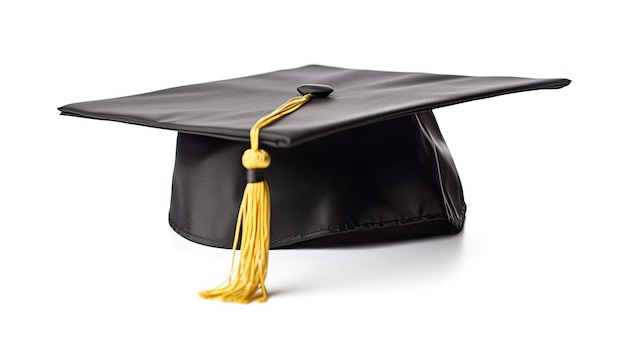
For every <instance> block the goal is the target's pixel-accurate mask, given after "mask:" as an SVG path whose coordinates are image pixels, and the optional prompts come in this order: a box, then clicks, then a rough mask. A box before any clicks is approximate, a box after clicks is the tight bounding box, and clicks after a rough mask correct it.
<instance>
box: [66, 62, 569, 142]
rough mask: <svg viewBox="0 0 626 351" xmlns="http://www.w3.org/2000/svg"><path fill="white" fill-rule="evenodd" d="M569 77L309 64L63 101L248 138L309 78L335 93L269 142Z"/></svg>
mask: <svg viewBox="0 0 626 351" xmlns="http://www.w3.org/2000/svg"><path fill="white" fill-rule="evenodd" d="M569 83H570V81H569V80H567V79H531V78H515V77H469V76H453V75H439V74H427V73H400V72H380V71H367V70H352V69H343V68H335V67H326V66H317V65H312V66H305V67H301V68H296V69H289V70H282V71H276V72H271V73H266V74H260V75H255V76H249V77H243V78H237V79H231V80H223V81H218V82H212V83H203V84H194V85H188V86H182V87H177V88H171V89H165V90H159V91H155V92H151V93H146V94H140V95H133V96H127V97H120V98H114V99H106V100H98V101H88V102H81V103H75V104H70V105H66V106H64V107H61V108H59V110H60V111H61V112H62V114H64V115H71V116H79V117H87V118H95V119H104V120H113V121H119V122H126V123H133V124H139V125H145V126H150V127H157V128H164V129H172V130H177V131H180V132H185V133H192V134H200V135H207V136H212V137H216V138H223V139H230V140H240V141H247V140H248V136H249V130H250V127H251V126H252V125H253V124H254V123H255V122H256V121H257V120H258V119H259V118H261V117H263V116H265V115H266V114H268V113H270V112H272V111H273V110H274V109H275V108H276V107H278V106H280V105H281V104H283V103H284V102H285V101H287V100H288V99H289V98H291V97H293V96H297V95H299V93H298V92H297V90H296V89H297V88H298V87H299V86H301V85H304V84H326V85H330V86H332V87H333V88H334V92H333V93H332V94H331V95H330V96H328V97H326V98H316V99H313V100H311V101H310V102H309V103H308V104H306V106H303V107H302V108H300V109H299V110H297V111H295V112H294V113H292V114H291V115H289V116H288V117H285V118H283V119H281V120H280V121H277V122H276V123H274V124H272V125H270V126H268V127H266V128H264V129H263V130H262V131H261V134H260V140H261V142H262V143H263V144H267V145H272V146H275V147H289V146H293V145H296V144H299V143H302V142H306V141H309V140H313V139H316V138H320V137H323V136H325V135H329V134H333V133H335V132H339V131H343V130H347V129H350V128H356V127H360V126H363V125H367V124H370V123H375V122H379V121H384V120H387V119H391V118H396V117H400V116H404V115H407V114H410V113H415V112H419V111H427V110H432V109H435V108H438V107H442V106H447V105H453V104H457V103H461V102H466V101H471V100H476V99H483V98H488V97H493V96H497V95H503V94H509V93H515V92H522V91H528V90H536V89H558V88H561V87H564V86H566V85H568V84H569Z"/></svg>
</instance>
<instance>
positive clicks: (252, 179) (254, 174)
mask: <svg viewBox="0 0 626 351" xmlns="http://www.w3.org/2000/svg"><path fill="white" fill-rule="evenodd" d="M246 180H247V181H248V183H258V182H262V181H264V180H265V170H263V169H249V170H248V172H247V173H246Z"/></svg>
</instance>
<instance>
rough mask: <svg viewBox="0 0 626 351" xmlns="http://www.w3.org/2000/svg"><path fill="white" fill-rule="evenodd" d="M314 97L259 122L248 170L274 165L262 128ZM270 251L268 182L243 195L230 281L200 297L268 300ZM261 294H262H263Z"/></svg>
mask: <svg viewBox="0 0 626 351" xmlns="http://www.w3.org/2000/svg"><path fill="white" fill-rule="evenodd" d="M311 97H312V95H311V94H306V95H304V96H298V97H294V98H292V99H290V100H289V101H287V102H286V103H284V104H283V105H281V106H280V107H278V108H277V109H276V110H274V111H273V112H272V113H270V114H269V115H267V116H265V117H263V118H261V119H259V120H258V121H257V122H256V123H255V124H254V126H252V128H251V129H250V149H248V150H246V151H245V152H244V154H243V156H242V158H241V161H242V164H243V166H244V167H245V168H246V169H249V170H257V169H265V168H267V167H269V165H270V155H269V154H268V153H267V152H266V151H265V150H262V149H259V132H260V130H261V128H263V127H265V126H267V125H269V124H271V123H273V122H274V121H276V120H278V119H280V118H281V117H284V116H286V115H288V114H290V113H292V112H294V111H295V110H297V109H298V108H300V107H301V106H302V105H304V104H305V103H306V102H307V101H309V99H311ZM240 235H241V248H240V252H239V262H238V263H237V264H235V256H236V251H237V245H238V244H239V238H240ZM269 249H270V191H269V187H268V185H267V181H266V180H262V181H257V182H252V183H248V184H247V185H246V188H245V190H244V192H243V199H242V200H241V207H239V215H238V216H237V226H236V228H235V239H234V242H233V256H232V261H231V273H230V277H229V279H227V280H226V281H225V282H224V283H222V284H221V285H220V286H219V287H218V288H215V289H213V290H205V291H201V292H200V293H199V295H200V297H203V298H205V299H212V300H220V301H225V302H238V303H250V302H253V301H256V302H264V301H265V300H267V290H266V289H265V277H266V275H267V265H268V256H269ZM259 290H260V292H259Z"/></svg>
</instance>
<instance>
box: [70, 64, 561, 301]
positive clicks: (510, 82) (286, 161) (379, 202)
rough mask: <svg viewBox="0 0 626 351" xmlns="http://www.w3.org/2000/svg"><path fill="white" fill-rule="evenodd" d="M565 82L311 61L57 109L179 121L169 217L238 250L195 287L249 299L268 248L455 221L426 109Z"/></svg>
mask: <svg viewBox="0 0 626 351" xmlns="http://www.w3.org/2000/svg"><path fill="white" fill-rule="evenodd" d="M569 83H570V81H569V80H567V79H528V78H514V77H469V76H455V75H437V74H425V73H398V72H380V71H366V70H351V69H342V68H334V67H325V66H317V65H314V66H306V67H301V68H297V69H290V70H282V71H276V72H271V73H266V74H261V75H255V76H250V77H244V78H238V79H232V80H224V81H219V82H212V83H204V84H195V85H189V86H183V87H177V88H171V89H166V90H160V91H155V92H151V93H147V94H140V95H134V96H127V97H121V98H115V99H107V100H99V101H89V102H82V103H76V104H70V105H67V106H64V107H61V108H60V111H61V112H62V114H64V115H70V116H79V117H87V118H95V119H104V120H112V121H119V122H126V123H132V124H139V125H145V126H149V127H156V128H165V129H172V130H176V131H178V141H177V149H176V163H175V166H174V176H173V186H172V200H171V207H170V213H169V222H170V225H171V227H172V228H173V229H174V230H175V231H176V232H177V233H179V234H180V235H182V236H183V237H185V238H187V239H189V240H192V241H194V242H197V243H200V244H204V245H210V246H215V247H222V248H233V249H236V248H240V254H239V262H238V263H237V264H233V267H232V272H231V275H230V278H229V279H228V280H227V281H226V282H225V283H224V284H223V285H222V286H220V287H218V288H216V289H213V290H207V291H203V292H201V293H200V295H201V296H203V297H205V298H212V299H219V300H224V301H234V302H250V301H264V300H265V299H266V297H267V294H266V291H265V286H264V283H263V282H264V279H265V275H266V272H267V257H268V251H269V248H270V247H272V248H276V247H282V246H289V245H294V244H298V243H302V242H305V241H309V240H312V239H320V238H324V237H325V238H331V239H332V238H346V237H350V238H351V240H353V241H355V242H358V241H359V240H371V239H372V238H381V237H382V238H392V237H407V236H412V237H417V236H424V235H437V234H444V233H456V232H459V231H460V230H461V229H462V227H463V222H464V219H465V209H466V207H465V202H464V199H463V192H462V188H461V183H460V180H459V177H458V174H457V171H456V168H455V166H454V163H453V161H452V158H451V155H450V152H449V151H448V148H447V146H446V143H445V141H444V139H443V137H442V135H441V132H440V131H439V128H438V126H437V122H436V120H435V117H434V115H433V112H432V110H433V109H435V108H438V107H443V106H448V105H452V104H457V103H461V102H466V101H470V100H476V99H483V98H488V97H493V96H497V95H503V94H509V93H515V92H522V91H529V90H536V89H558V88H561V87H564V86H566V85H568V84H569ZM294 95H296V96H295V97H294ZM292 97H293V98H292ZM290 98H291V99H290ZM286 101H287V102H286ZM277 107H278V108H277ZM270 154H271V158H272V160H271V164H272V165H271V167H268V166H269V164H270V156H269V155H270ZM242 155H243V156H242ZM240 160H241V161H240ZM242 161H243V164H244V167H245V168H244V167H242V166H241V163H240V162H242ZM266 179H267V180H266ZM268 183H269V185H271V188H272V193H271V205H270V197H269V188H268ZM242 193H243V199H242ZM270 210H271V217H270ZM270 224H271V235H270ZM233 254H234V252H233ZM233 258H234V256H233Z"/></svg>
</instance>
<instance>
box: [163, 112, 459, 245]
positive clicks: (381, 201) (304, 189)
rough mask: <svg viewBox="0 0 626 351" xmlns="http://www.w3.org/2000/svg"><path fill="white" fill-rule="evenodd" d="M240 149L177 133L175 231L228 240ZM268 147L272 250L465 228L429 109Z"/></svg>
mask: <svg viewBox="0 0 626 351" xmlns="http://www.w3.org/2000/svg"><path fill="white" fill-rule="evenodd" d="M247 147H248V145H247V144H246V143H240V142H233V141H228V140H220V139H216V138H211V137H206V136H200V135H192V134H186V133H179V135H178V145H177V154H176V165H175V170H174V181H173V188H172V203H171V209H170V224H171V226H172V228H174V230H175V231H176V232H178V233H179V234H181V235H182V236H184V237H186V238H188V239H190V240H192V241H195V242H198V243H202V244H206V245H211V246H218V247H231V246H232V242H233V233H234V230H235V218H236V216H237V211H238V209H239V203H240V200H241V195H242V193H243V188H244V187H245V179H246V174H245V169H244V168H243V167H242V166H241V162H240V159H241V154H242V153H243V151H244V150H245V149H246V148H247ZM266 150H267V151H268V152H269V153H270V154H271V155H272V165H271V166H270V168H268V169H267V170H266V175H267V179H268V182H269V185H270V189H271V200H272V222H271V247H274V248H275V247H280V246H286V245H290V244H294V243H299V242H302V241H306V240H311V239H315V238H321V237H324V236H329V235H337V234H346V233H352V239H353V241H355V242H360V241H364V240H372V235H374V236H376V235H377V234H379V235H385V236H386V238H387V239H388V238H391V237H393V236H395V235H399V233H403V235H404V236H405V237H418V236H424V235H437V234H444V233H454V232H458V231H460V230H461V228H462V226H463V220H464V217H465V203H464V201H463V193H462V190H461V184H460V180H459V177H458V175H457V172H456V169H455V167H454V163H453V161H452V157H451V156H450V153H449V152H448V149H447V147H446V144H445V142H444V140H443V137H442V136H441V133H440V132H439V128H438V127H437V123H436V121H435V118H434V115H433V114H432V113H431V112H422V113H419V114H410V115H407V116H405V117H401V118H397V119H394V120H390V121H386V122H382V123H378V124H376V125H371V126H365V127H360V128H355V129H351V130H349V131H344V132H341V133H336V134H333V135H331V136H328V137H325V138H320V139H317V140H315V141H312V142H308V143H305V144H302V145H299V146H295V147H292V148H289V149H274V148H272V147H268V148H266ZM383 229H384V231H383ZM359 236H362V237H363V239H364V240H359ZM379 238H380V237H379Z"/></svg>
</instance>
